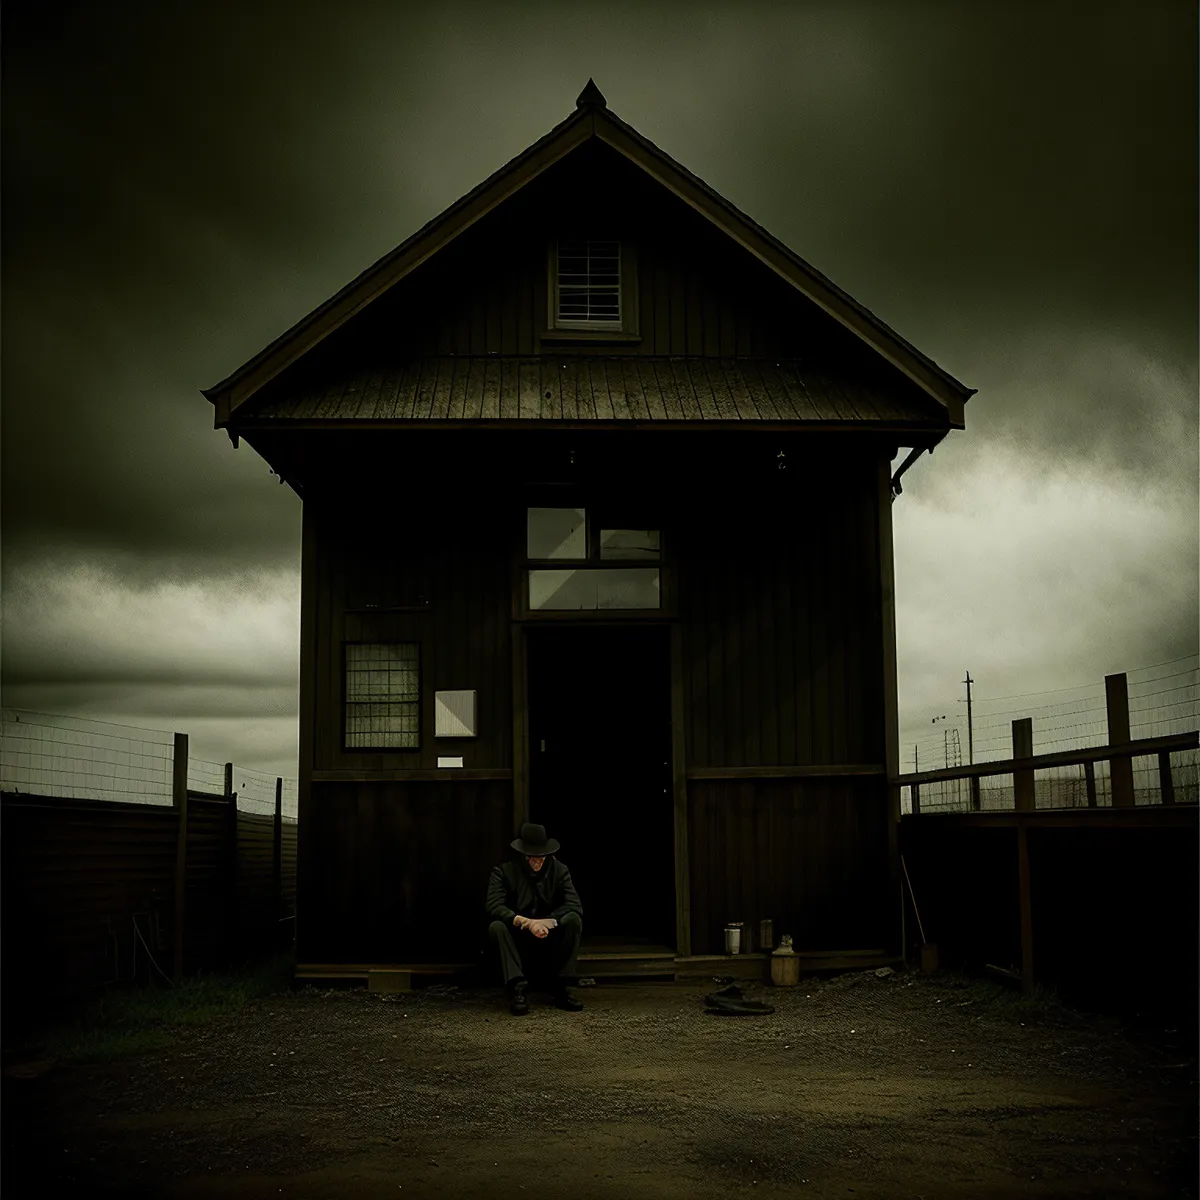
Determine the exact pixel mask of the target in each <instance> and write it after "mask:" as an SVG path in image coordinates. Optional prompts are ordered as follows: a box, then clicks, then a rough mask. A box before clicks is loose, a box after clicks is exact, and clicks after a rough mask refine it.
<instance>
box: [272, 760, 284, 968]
mask: <svg viewBox="0 0 1200 1200" xmlns="http://www.w3.org/2000/svg"><path fill="white" fill-rule="evenodd" d="M271 890H272V893H273V895H274V897H275V937H274V941H273V945H272V949H276V950H277V949H278V948H279V947H280V945H281V944H282V943H283V929H282V925H281V922H282V921H283V777H282V776H280V775H276V776H275V823H274V826H273V828H272V830H271Z"/></svg>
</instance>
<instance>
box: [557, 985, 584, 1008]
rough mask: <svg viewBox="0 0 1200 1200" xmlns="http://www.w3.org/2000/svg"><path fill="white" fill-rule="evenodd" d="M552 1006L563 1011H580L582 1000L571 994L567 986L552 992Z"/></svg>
mask: <svg viewBox="0 0 1200 1200" xmlns="http://www.w3.org/2000/svg"><path fill="white" fill-rule="evenodd" d="M554 1007H555V1008H561V1009H562V1010H563V1011H564V1012H582V1011H583V1001H582V1000H580V999H579V998H578V997H576V996H573V995H572V994H571V992H570V990H569V989H568V988H563V989H562V990H561V991H558V992H555V993H554Z"/></svg>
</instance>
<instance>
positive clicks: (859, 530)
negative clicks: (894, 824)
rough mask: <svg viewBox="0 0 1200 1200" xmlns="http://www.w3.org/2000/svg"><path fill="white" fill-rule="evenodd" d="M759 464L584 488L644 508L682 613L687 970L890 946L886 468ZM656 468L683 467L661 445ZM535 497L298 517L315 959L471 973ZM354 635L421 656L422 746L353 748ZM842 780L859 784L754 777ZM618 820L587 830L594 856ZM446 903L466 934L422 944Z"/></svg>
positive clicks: (609, 478)
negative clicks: (349, 700) (311, 576)
mask: <svg viewBox="0 0 1200 1200" xmlns="http://www.w3.org/2000/svg"><path fill="white" fill-rule="evenodd" d="M755 455H756V457H754V459H753V461H752V462H750V463H749V464H745V463H742V464H739V465H737V466H736V467H735V466H734V465H733V464H732V463H731V464H730V469H729V472H728V476H727V478H725V479H722V480H719V481H718V482H717V483H716V484H715V485H713V484H712V482H711V480H710V478H709V476H708V474H707V469H704V473H703V475H702V476H701V477H696V476H695V475H693V476H692V477H691V478H690V480H686V481H685V480H684V479H683V478H681V477H679V476H678V475H677V474H675V473H673V472H672V471H661V472H660V475H659V478H657V479H655V478H654V477H653V473H652V472H651V471H650V470H649V468H648V467H647V465H646V463H645V462H642V463H639V464H638V466H637V467H630V466H629V464H630V463H631V462H633V461H634V460H633V459H631V458H630V459H626V458H623V456H622V453H621V451H620V450H619V449H614V450H613V452H612V460H611V461H610V462H609V463H608V464H607V466H606V465H605V464H604V463H603V462H597V463H593V464H592V465H593V468H594V471H593V474H592V477H591V480H590V486H586V485H585V486H583V488H582V492H583V493H584V494H586V495H589V496H590V497H591V498H592V500H594V501H596V502H599V501H600V500H601V499H603V498H616V499H617V500H619V501H620V502H622V503H624V504H625V505H626V509H627V511H628V510H629V506H630V495H631V492H632V493H633V494H634V496H635V500H634V502H633V505H632V507H633V508H637V506H638V505H639V504H641V505H644V506H645V508H644V510H643V511H645V512H647V513H653V514H654V520H655V521H658V520H659V519H661V521H662V525H663V530H664V546H665V547H666V551H665V554H666V557H665V562H664V566H665V569H666V571H667V572H668V574H669V577H670V583H669V585H668V592H670V593H671V594H672V595H674V596H675V597H677V600H676V603H677V608H676V609H674V610H672V612H669V613H666V614H664V615H663V617H662V618H661V620H662V621H663V622H664V623H671V622H672V621H674V620H677V621H678V623H679V625H680V628H681V633H682V636H681V638H680V643H679V644H680V646H681V650H682V656H681V662H680V664H679V671H680V675H681V681H682V685H683V695H684V712H683V716H684V739H683V742H684V747H685V755H686V763H685V770H686V772H687V774H688V775H689V779H688V782H687V797H688V812H689V838H688V846H689V853H690V856H691V889H690V894H691V909H692V943H693V944H692V949H693V951H695V952H705V951H708V950H715V949H718V948H719V927H720V925H721V924H723V923H724V922H725V921H727V920H731V919H743V920H751V919H752V920H755V921H757V920H758V919H759V918H760V917H763V916H772V917H774V918H775V919H776V920H777V921H785V920H786V921H789V922H790V926H791V927H789V928H788V929H785V930H783V931H785V932H791V933H793V935H794V936H795V937H796V939H797V943H798V945H801V946H806V947H810V948H813V949H835V948H836V949H852V948H878V947H881V946H884V945H886V944H887V942H888V936H889V929H890V925H889V921H890V920H891V917H890V916H889V915H888V914H889V913H890V907H894V906H889V902H888V900H887V896H886V886H885V885H886V881H887V878H888V870H889V864H888V837H887V833H888V813H887V803H886V796H885V791H884V788H883V785H882V779H883V776H884V761H885V738H884V722H885V704H884V680H883V657H884V654H883V634H882V629H883V621H882V608H881V606H882V587H881V580H880V567H879V562H880V555H879V537H880V531H879V524H878V503H879V501H878V495H877V483H878V463H877V461H876V459H875V458H873V457H871V456H870V455H869V454H866V453H864V452H862V451H861V449H860V450H859V451H858V452H857V453H855V448H854V447H853V446H852V445H849V444H844V445H843V446H842V447H841V448H840V449H838V450H835V449H833V448H832V447H831V446H830V445H829V444H827V443H822V444H821V446H820V448H819V450H818V449H817V448H813V449H811V450H810V451H809V453H808V454H807V455H806V456H793V457H792V458H790V459H789V460H788V464H787V473H781V472H778V471H777V469H776V466H775V464H774V462H773V461H771V460H770V459H763V455H762V453H761V448H760V449H759V450H756V452H755ZM658 456H659V457H660V458H662V459H666V460H670V458H671V450H670V447H669V446H668V447H665V448H660V449H658ZM760 459H763V461H759V460H760ZM622 463H624V464H625V465H626V467H627V471H626V472H625V473H624V474H623V473H622V471H621V470H620V466H621V464H622ZM436 475H437V472H436V470H435V471H434V472H433V477H434V478H436ZM533 477H535V476H528V475H527V474H522V473H517V474H516V475H514V476H513V478H512V480H510V481H509V482H508V483H507V484H506V485H505V489H504V490H501V491H498V492H497V495H498V496H500V497H503V498H504V499H503V500H497V502H495V503H490V504H489V503H481V502H477V501H473V502H472V503H471V504H469V505H467V506H462V505H460V506H452V505H446V506H442V507H440V508H438V507H434V508H433V509H432V510H431V509H430V508H429V507H427V506H425V505H419V510H420V513H421V518H420V520H417V521H414V522H412V523H411V524H408V525H403V524H402V523H401V522H399V521H397V522H396V523H395V525H391V524H384V523H383V522H381V521H380V520H379V518H378V517H377V516H375V515H373V514H375V513H376V512H377V505H376V502H375V501H374V500H372V499H371V498H370V497H369V496H368V495H367V494H366V493H363V494H360V495H357V496H352V498H351V499H347V498H346V497H345V496H341V497H338V498H337V499H336V500H326V501H324V502H323V503H322V502H321V501H317V500H313V499H310V500H309V501H307V503H306V523H308V525H309V527H310V537H311V538H312V540H313V541H314V542H315V551H314V552H313V553H312V556H311V561H312V563H314V564H315V566H314V573H315V580H314V583H313V586H312V589H311V590H312V593H313V597H314V599H313V610H314V616H313V619H312V632H311V636H312V638H313V645H314V648H315V664H316V670H315V677H314V686H313V705H314V710H313V735H312V746H313V755H314V761H313V767H314V775H313V780H312V783H311V791H310V795H309V798H308V799H307V800H305V799H304V797H303V793H302V808H301V813H300V824H301V827H302V828H301V833H300V838H301V852H302V855H304V856H305V857H303V858H302V860H301V861H302V864H304V865H303V866H302V878H301V891H300V897H299V912H300V928H299V946H300V954H301V958H302V959H303V960H304V961H309V962H313V961H318V962H319V961H330V962H336V961H342V962H346V961H358V960H361V961H384V960H392V961H421V960H422V959H424V958H427V957H431V956H432V957H433V958H437V957H443V958H444V957H446V956H447V955H451V956H452V955H453V949H454V948H455V947H457V951H458V953H459V954H464V953H465V954H467V955H468V957H473V950H472V947H473V946H475V943H474V942H473V941H472V939H474V938H477V937H478V936H479V934H480V926H479V918H480V913H479V903H480V899H481V895H482V892H481V889H482V885H483V881H484V879H485V878H486V875H487V870H488V868H489V867H490V866H491V865H492V864H493V863H494V862H495V861H497V860H498V859H499V858H501V857H502V856H503V854H504V853H505V847H506V846H507V842H508V840H509V838H510V837H511V836H512V827H513V824H514V809H513V798H514V786H515V784H514V780H513V776H514V774H519V766H520V764H519V763H514V754H513V738H514V722H513V683H514V680H513V654H514V650H513V647H514V634H513V621H514V606H513V587H514V580H515V579H516V578H519V572H520V568H519V566H517V565H516V564H515V558H514V556H516V557H517V558H519V556H520V554H521V546H522V542H523V530H524V524H523V521H524V504H523V499H522V495H521V490H520V480H521V479H524V478H533ZM635 481H637V482H635ZM429 486H431V485H429V484H428V481H425V482H422V483H421V484H420V486H419V487H417V488H416V489H415V493H414V494H415V495H416V496H417V497H418V498H419V497H420V496H421V495H422V494H423V493H425V492H427V491H428V489H429ZM480 494H481V495H482V496H486V495H488V494H489V491H488V488H486V487H485V488H484V489H483V491H482V492H481V493H480ZM514 497H515V502H514ZM418 503H419V500H418ZM426 601H427V602H428V606H427V607H422V605H423V604H424V602H426ZM366 605H378V606H380V608H378V609H377V610H375V611H369V610H367V609H366V608H365V606H366ZM388 606H393V607H396V608H397V609H403V608H405V607H406V606H407V607H408V609H409V611H399V610H398V611H390V612H389V611H385V610H386V608H387V607H388ZM672 613H677V616H676V615H672ZM527 619H528V620H530V621H531V622H533V623H536V622H538V621H539V620H543V619H544V618H538V617H531V618H527ZM615 619H617V620H620V618H619V617H617V618H615ZM642 619H645V614H643V615H642ZM359 638H361V639H364V640H374V639H376V638H378V639H379V640H390V639H393V638H394V639H398V640H414V641H418V642H419V643H420V646H421V663H422V678H421V691H422V735H421V745H420V748H419V749H416V750H391V751H358V750H353V751H346V750H344V749H343V748H342V729H343V703H344V701H343V679H342V676H343V673H344V668H343V663H342V648H343V644H344V643H345V641H347V640H351V639H359ZM518 645H519V644H518ZM461 687H466V688H471V687H474V688H476V689H478V697H479V737H478V738H476V739H471V740H467V741H438V740H436V739H435V738H434V736H433V712H432V709H433V693H434V692H435V691H436V690H437V689H439V688H461ZM439 754H462V756H463V758H464V768H465V771H466V772H467V774H464V775H459V774H458V773H457V772H456V771H454V770H444V771H441V772H439V771H437V769H436V762H437V757H438V755H439ZM514 767H516V768H518V770H517V771H516V772H514ZM847 767H849V768H855V769H856V770H858V771H859V772H860V773H859V774H858V775H854V776H850V777H843V778H833V779H825V778H820V777H816V778H791V779H782V780H780V779H766V778H756V777H754V776H755V773H756V772H761V771H763V770H764V769H766V768H783V769H787V768H796V769H809V770H812V771H814V772H816V774H817V776H820V774H821V771H822V770H823V769H827V768H829V769H833V770H835V771H836V770H837V769H839V768H841V769H844V768H847ZM302 769H303V765H302ZM472 771H477V772H480V776H476V777H472V776H471V775H470V774H469V773H470V772H472ZM415 772H420V773H421V774H420V776H417V775H415V774H414V773H415ZM871 772H874V773H873V774H871ZM714 775H716V776H725V777H729V779H728V781H727V780H726V779H723V778H713V776H714ZM484 776H486V777H484ZM706 776H707V777H706ZM739 776H740V778H739ZM612 817H613V814H611V813H597V814H596V828H597V833H598V834H600V833H601V832H602V831H604V830H605V829H607V828H608V827H609V824H610V822H611V820H612ZM764 838H765V839H767V841H769V843H770V846H771V850H770V854H769V855H768V856H766V857H762V856H761V855H760V850H761V848H762V846H763V845H764ZM439 847H440V848H439ZM733 864H736V865H733ZM666 869H669V868H666ZM442 902H444V903H446V904H451V905H453V906H454V912H455V913H456V914H457V916H456V918H455V920H454V922H452V924H453V925H454V928H455V930H456V932H455V933H454V934H453V935H452V936H451V937H450V938H449V939H447V938H445V937H443V938H441V939H440V940H439V939H431V938H430V935H429V931H428V927H427V925H426V922H425V919H424V915H423V914H425V913H426V912H428V911H430V910H429V908H428V906H429V905H430V904H431V903H442ZM739 914H740V915H739ZM892 915H894V914H892ZM777 928H780V926H778V925H777ZM476 948H477V947H476Z"/></svg>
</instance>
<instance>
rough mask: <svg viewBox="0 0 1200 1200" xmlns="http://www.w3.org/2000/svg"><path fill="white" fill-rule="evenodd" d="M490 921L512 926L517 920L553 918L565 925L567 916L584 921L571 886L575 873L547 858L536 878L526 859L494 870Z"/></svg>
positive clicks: (490, 881) (489, 894) (489, 899)
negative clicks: (514, 918)
mask: <svg viewBox="0 0 1200 1200" xmlns="http://www.w3.org/2000/svg"><path fill="white" fill-rule="evenodd" d="M486 907H487V915H488V920H490V921H503V922H504V923H505V925H511V924H512V921H513V917H514V916H516V914H517V913H520V914H521V916H523V917H535V918H536V917H553V918H554V920H556V921H561V920H562V919H563V917H565V916H566V915H567V913H575V914H576V916H578V917H579V919H580V920H582V919H583V905H582V904H581V903H580V902H579V893H578V892H576V890H575V885H574V884H573V883H572V882H571V872H570V871H569V870H567V866H566V864H565V863H561V862H559V861H558V859H557V858H547V859H546V861H545V863H544V864H543V865H542V869H541V870H540V871H539V872H538V873H537V874H536V875H534V874H533V873H532V872H531V871H530V870H529V868H528V867H527V866H526V865H525V862H524V860H523V859H521V860H517V859H515V858H514V859H510V860H509V861H508V862H504V863H501V864H500V865H499V866H498V867H493V868H492V874H491V877H490V878H489V879H488V888H487V905H486Z"/></svg>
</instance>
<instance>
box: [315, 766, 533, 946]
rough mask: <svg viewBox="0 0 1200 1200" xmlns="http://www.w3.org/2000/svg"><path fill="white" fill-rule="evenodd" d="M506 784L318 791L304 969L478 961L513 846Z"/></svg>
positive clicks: (335, 786)
mask: <svg viewBox="0 0 1200 1200" xmlns="http://www.w3.org/2000/svg"><path fill="white" fill-rule="evenodd" d="M511 825H512V786H511V784H510V783H509V782H508V781H506V780H461V781H416V782H402V783H395V782H392V783H380V782H358V783H318V784H314V787H313V802H312V804H311V805H310V808H309V815H308V816H307V818H306V819H304V820H303V828H302V830H301V839H302V840H304V841H307V840H310V839H311V841H312V843H314V844H315V845H317V846H319V847H320V853H319V855H318V856H317V857H316V861H315V865H314V870H313V873H312V875H311V877H305V878H303V879H302V880H301V893H300V902H299V909H298V914H299V929H298V951H297V952H298V955H299V958H300V960H301V961H303V962H364V963H367V962H439V961H450V962H473V961H475V959H476V957H477V955H478V954H479V951H480V950H481V949H482V947H483V943H484V937H485V934H486V928H487V926H486V922H485V921H484V912H483V901H484V893H485V889H486V885H487V878H488V873H489V871H490V870H491V868H492V866H493V865H495V863H496V862H497V861H498V860H499V859H500V858H502V857H503V848H504V847H506V846H507V845H508V842H509V840H510V839H511V838H512V836H513V835H512V833H511Z"/></svg>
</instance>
